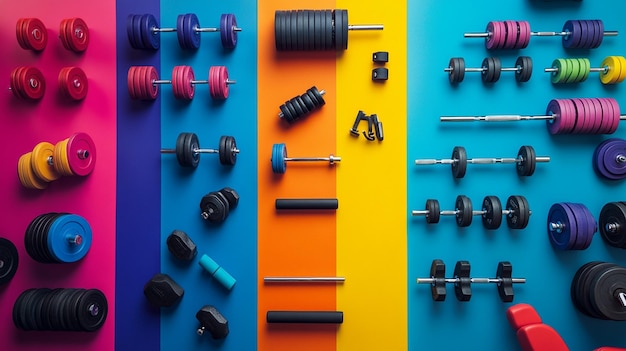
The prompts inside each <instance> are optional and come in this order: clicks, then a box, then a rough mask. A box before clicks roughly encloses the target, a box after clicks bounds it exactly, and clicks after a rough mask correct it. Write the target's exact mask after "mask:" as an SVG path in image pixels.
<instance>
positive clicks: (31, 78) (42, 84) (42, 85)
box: [20, 67, 46, 100]
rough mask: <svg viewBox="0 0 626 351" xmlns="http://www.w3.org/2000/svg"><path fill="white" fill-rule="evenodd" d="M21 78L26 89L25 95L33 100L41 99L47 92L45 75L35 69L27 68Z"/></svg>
mask: <svg viewBox="0 0 626 351" xmlns="http://www.w3.org/2000/svg"><path fill="white" fill-rule="evenodd" d="M21 76H22V78H21V79H20V82H21V83H20V84H22V85H23V87H24V95H25V96H27V98H29V99H33V100H39V99H41V98H42V97H43V94H44V93H45V92H46V80H45V78H44V76H43V73H41V71H40V70H39V69H37V68H35V67H27V68H26V69H24V71H23V73H22V74H21Z"/></svg>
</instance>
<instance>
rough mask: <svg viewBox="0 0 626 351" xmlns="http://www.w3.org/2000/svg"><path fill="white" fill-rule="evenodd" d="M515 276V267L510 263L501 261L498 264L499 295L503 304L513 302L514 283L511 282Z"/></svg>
mask: <svg viewBox="0 0 626 351" xmlns="http://www.w3.org/2000/svg"><path fill="white" fill-rule="evenodd" d="M512 274H513V266H512V265H511V263H510V262H507V261H501V262H498V269H497V270H496V277H497V278H499V279H500V283H499V284H498V295H500V300H502V302H513V298H514V297H515V293H514V292H513V281H512V280H511V277H512Z"/></svg>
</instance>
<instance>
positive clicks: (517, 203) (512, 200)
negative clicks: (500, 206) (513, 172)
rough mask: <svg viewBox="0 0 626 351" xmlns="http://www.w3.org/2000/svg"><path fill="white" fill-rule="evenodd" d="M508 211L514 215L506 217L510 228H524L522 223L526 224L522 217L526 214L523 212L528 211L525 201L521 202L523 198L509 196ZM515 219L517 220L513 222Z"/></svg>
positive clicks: (507, 201)
mask: <svg viewBox="0 0 626 351" xmlns="http://www.w3.org/2000/svg"><path fill="white" fill-rule="evenodd" d="M506 209H507V210H509V211H513V215H511V214H509V215H507V216H506V223H507V225H508V227H509V228H511V229H522V228H523V226H521V224H520V223H523V222H524V221H523V218H522V215H523V213H526V212H523V211H527V210H528V209H527V208H525V206H524V203H523V201H521V197H520V196H517V195H512V196H509V198H508V199H507V200H506ZM516 212H517V214H516ZM513 218H516V220H515V221H513Z"/></svg>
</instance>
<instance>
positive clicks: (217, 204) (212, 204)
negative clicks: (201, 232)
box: [200, 187, 239, 223]
mask: <svg viewBox="0 0 626 351" xmlns="http://www.w3.org/2000/svg"><path fill="white" fill-rule="evenodd" d="M238 204H239V194H238V193H237V192H236V191H235V190H234V189H232V188H228V187H226V188H222V189H221V190H219V191H212V192H210V193H208V194H206V195H204V196H203V197H202V200H200V211H201V212H200V215H201V216H202V218H203V219H205V220H207V221H209V222H211V223H221V222H223V221H224V220H225V219H226V217H228V214H229V213H230V210H232V209H235V208H236V207H237V205H238Z"/></svg>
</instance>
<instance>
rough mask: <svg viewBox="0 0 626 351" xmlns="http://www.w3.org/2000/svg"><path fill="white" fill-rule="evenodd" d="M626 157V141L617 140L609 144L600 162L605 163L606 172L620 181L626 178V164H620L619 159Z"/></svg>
mask: <svg viewBox="0 0 626 351" xmlns="http://www.w3.org/2000/svg"><path fill="white" fill-rule="evenodd" d="M625 156H626V141H624V140H621V139H617V140H615V141H612V142H610V143H608V144H607V145H606V147H605V151H604V155H603V157H602V160H600V162H603V164H604V167H605V168H606V170H607V171H608V172H609V173H611V174H612V175H614V176H615V177H617V178H618V179H624V178H626V162H619V161H618V160H617V158H618V157H625Z"/></svg>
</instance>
